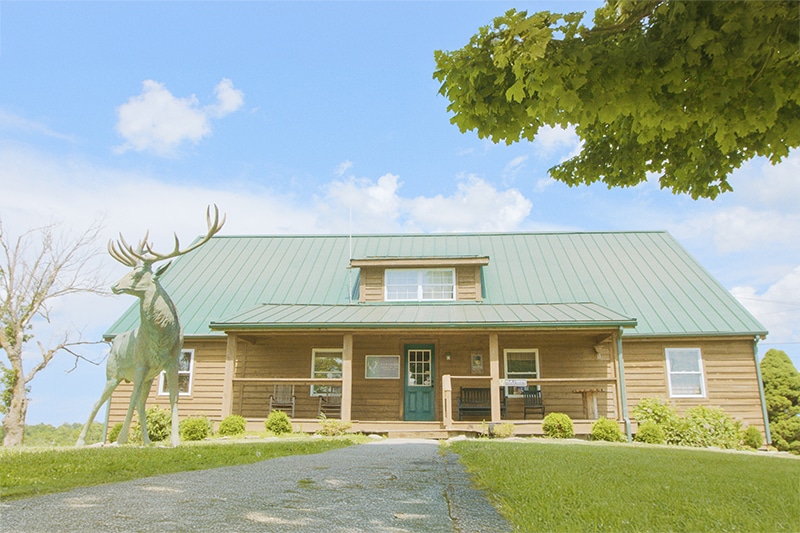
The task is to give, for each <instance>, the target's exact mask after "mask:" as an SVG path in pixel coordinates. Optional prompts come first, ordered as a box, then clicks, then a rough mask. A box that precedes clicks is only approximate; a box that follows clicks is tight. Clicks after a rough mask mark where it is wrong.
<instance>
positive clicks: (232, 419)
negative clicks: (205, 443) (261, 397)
mask: <svg viewBox="0 0 800 533" xmlns="http://www.w3.org/2000/svg"><path fill="white" fill-rule="evenodd" d="M245 427H247V421H246V420H245V419H244V417H243V416H241V415H228V416H226V417H225V418H224V419H223V420H222V422H220V424H219V431H218V433H219V435H220V436H221V437H233V436H235V435H241V434H242V433H244V430H245Z"/></svg>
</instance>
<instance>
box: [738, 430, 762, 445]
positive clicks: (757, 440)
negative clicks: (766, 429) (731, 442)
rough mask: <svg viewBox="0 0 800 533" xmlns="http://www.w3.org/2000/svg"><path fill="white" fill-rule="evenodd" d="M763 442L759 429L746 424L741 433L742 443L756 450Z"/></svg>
mask: <svg viewBox="0 0 800 533" xmlns="http://www.w3.org/2000/svg"><path fill="white" fill-rule="evenodd" d="M763 444H764V437H763V435H761V430H759V429H758V428H757V427H755V426H747V429H745V430H744V432H743V433H742V445H744V446H746V447H747V448H752V449H753V450H757V449H759V448H761V446H762V445H763Z"/></svg>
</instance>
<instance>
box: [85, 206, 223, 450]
mask: <svg viewBox="0 0 800 533" xmlns="http://www.w3.org/2000/svg"><path fill="white" fill-rule="evenodd" d="M206 223H207V225H208V231H207V232H206V235H205V236H204V237H203V238H201V239H199V240H198V241H196V242H195V243H194V244H192V245H190V246H189V247H188V248H184V249H183V250H181V245H180V241H179V240H178V236H177V235H175V246H174V248H173V250H172V251H171V252H169V253H165V254H162V253H158V252H156V251H155V250H153V247H152V245H151V244H150V243H148V242H147V238H148V236H149V232H148V233H145V236H144V238H143V239H142V240H141V241H139V244H138V246H136V247H135V248H134V247H133V246H131V245H130V244H128V243H127V242H126V241H125V238H124V237H123V236H122V235H121V234H120V238H119V240H118V241H116V242H109V243H108V253H109V254H110V255H111V257H113V258H114V259H115V260H117V261H118V262H120V263H122V264H123V265H125V266H127V267H130V268H131V271H130V272H128V273H127V274H126V275H125V276H123V277H122V278H121V279H120V280H119V281H118V282H116V283H115V284H114V286H113V287H111V290H112V292H114V294H122V293H125V294H130V295H132V296H136V297H137V298H139V300H140V305H139V318H140V321H139V327H138V328H136V329H134V330H132V331H126V332H125V333H121V334H119V335H117V336H116V337H114V341H113V343H112V345H111V351H110V352H109V356H108V360H107V362H106V385H105V388H104V389H103V394H102V395H101V397H100V400H98V402H97V403H96V404H95V405H94V408H93V410H92V413H91V415H90V417H89V420H88V422H86V425H85V426H84V427H83V430H82V431H81V435H80V437H79V438H78V442H77V445H78V446H81V445H83V444H84V442H85V439H86V434H87V432H88V430H89V427H90V426H91V423H92V421H94V418H95V416H96V415H97V411H98V410H99V409H100V407H101V406H102V405H103V404H104V403H105V402H106V401H107V400H108V399H109V398H110V397H111V393H112V392H114V389H116V388H117V385H119V384H120V382H122V381H123V380H126V381H130V382H132V383H133V392H132V394H131V399H130V403H129V405H128V412H127V414H126V415H125V421H124V422H123V425H122V430H121V431H120V434H119V437H118V439H117V442H118V443H120V444H123V443H125V442H127V438H128V428H129V426H130V422H131V418H132V416H133V410H134V409H136V411H137V412H138V413H139V422H140V424H141V427H142V439H143V441H144V443H145V444H149V442H150V437H149V435H148V434H147V429H146V428H147V424H146V420H145V403H146V400H147V396H148V393H149V392H150V388H151V386H152V383H153V379H154V378H155V377H156V376H158V375H159V374H160V373H161V372H162V371H164V372H165V375H166V382H167V388H168V390H169V401H170V407H171V409H172V432H171V438H170V441H171V444H172V445H173V446H177V445H178V444H179V442H180V438H179V436H178V406H177V400H178V392H179V390H178V387H179V383H178V369H179V366H180V357H181V348H182V347H183V333H182V330H181V326H180V321H179V320H178V311H177V308H176V307H175V304H174V303H173V302H172V300H171V299H170V297H169V295H168V294H167V292H166V291H165V290H164V288H163V287H162V286H161V284H160V283H159V281H158V278H159V276H161V275H162V274H163V273H164V272H165V271H166V270H167V268H169V265H170V264H171V262H170V263H166V264H164V265H162V266H160V267H159V268H158V269H157V270H156V271H155V272H153V265H155V264H156V263H159V262H162V261H167V260H170V259H174V258H176V257H179V256H181V255H185V254H188V253H189V252H191V251H193V250H196V249H197V248H199V247H200V246H202V245H204V244H205V243H207V242H208V241H209V240H210V239H211V237H213V236H214V235H216V234H217V233H218V232H219V231H220V230H221V229H222V226H223V224H225V215H223V216H222V218H221V219H220V216H219V209H218V208H217V206H216V205H215V206H214V213H213V216H212V213H211V207H210V206H209V207H208V209H206Z"/></svg>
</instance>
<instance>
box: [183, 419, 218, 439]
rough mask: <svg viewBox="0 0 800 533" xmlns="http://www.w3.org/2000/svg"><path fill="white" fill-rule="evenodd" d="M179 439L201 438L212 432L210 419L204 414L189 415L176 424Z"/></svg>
mask: <svg viewBox="0 0 800 533" xmlns="http://www.w3.org/2000/svg"><path fill="white" fill-rule="evenodd" d="M178 431H179V432H180V435H181V440H203V439H205V438H206V437H208V436H209V435H211V433H212V432H213V428H212V426H211V421H210V420H209V419H208V418H206V417H205V416H190V417H189V418H185V419H183V420H181V422H180V424H179V425H178Z"/></svg>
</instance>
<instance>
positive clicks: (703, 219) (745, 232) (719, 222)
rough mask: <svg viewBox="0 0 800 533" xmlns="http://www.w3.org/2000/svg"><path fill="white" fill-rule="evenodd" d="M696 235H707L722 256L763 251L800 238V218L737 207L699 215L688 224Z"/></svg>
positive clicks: (775, 212)
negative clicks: (774, 245)
mask: <svg viewBox="0 0 800 533" xmlns="http://www.w3.org/2000/svg"><path fill="white" fill-rule="evenodd" d="M687 224H688V225H689V226H691V227H693V228H694V233H695V234H704V233H708V234H710V235H711V236H712V238H713V242H714V246H715V247H716V249H717V250H718V251H720V252H722V253H731V252H741V251H747V250H754V249H755V250H757V249H764V248H766V247H767V246H770V245H773V244H781V245H782V244H783V243H787V242H792V241H793V240H794V239H795V238H796V236H797V235H800V214H797V213H781V212H779V211H776V210H766V209H753V208H750V207H746V206H736V207H731V208H728V209H718V210H714V211H709V212H707V213H704V214H701V215H698V216H697V217H696V218H695V219H693V220H691V221H689V222H688V223H687Z"/></svg>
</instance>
